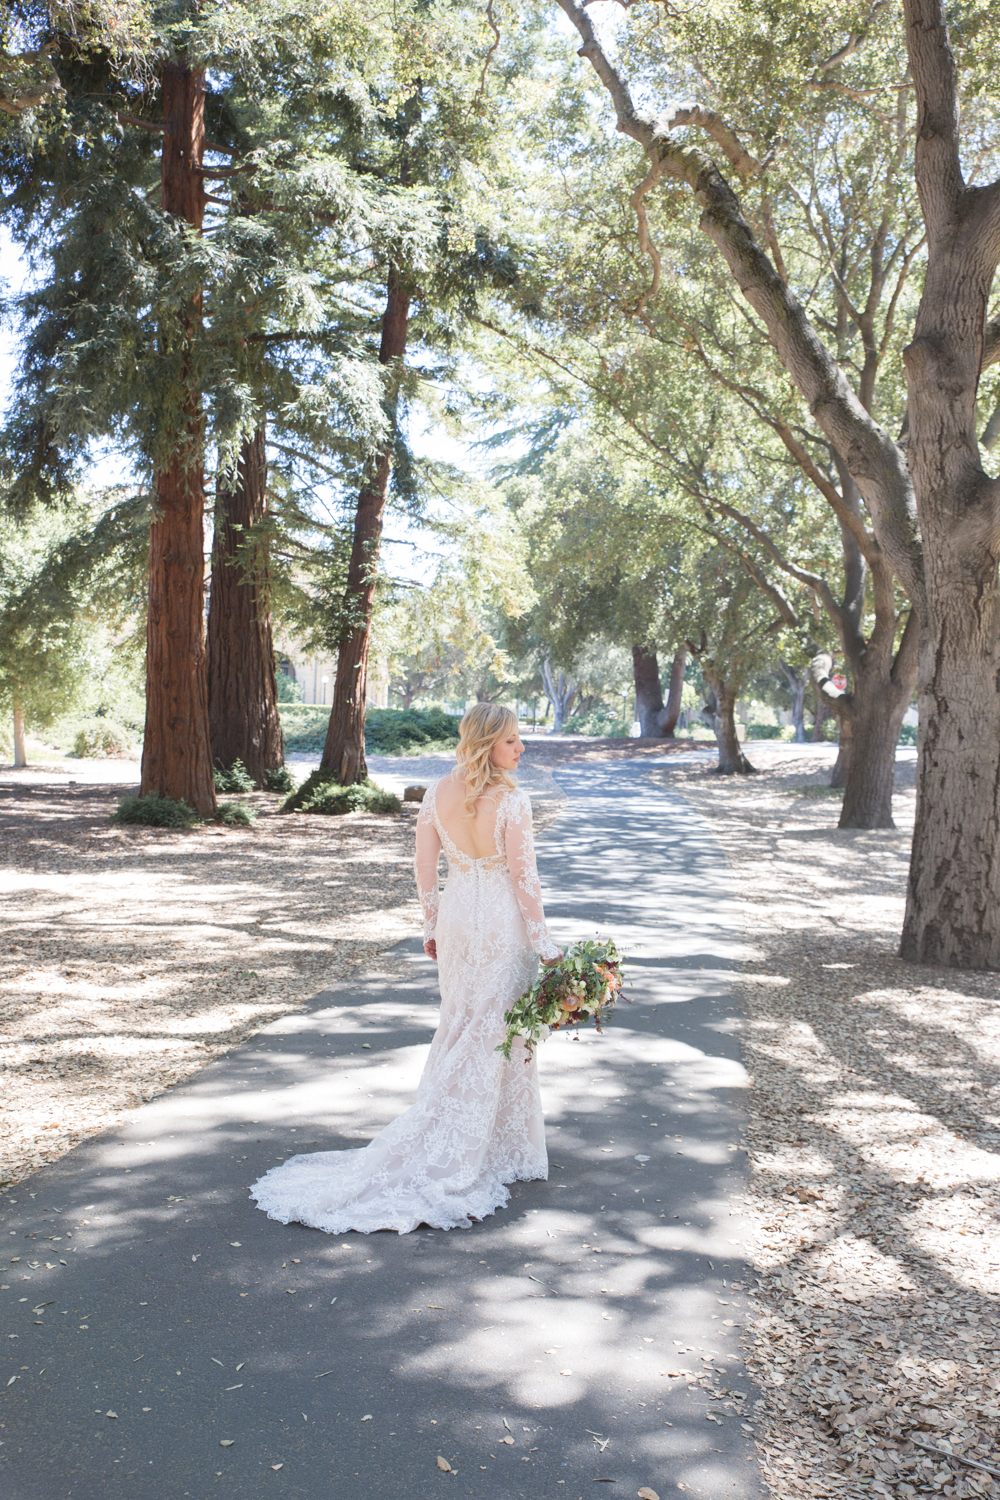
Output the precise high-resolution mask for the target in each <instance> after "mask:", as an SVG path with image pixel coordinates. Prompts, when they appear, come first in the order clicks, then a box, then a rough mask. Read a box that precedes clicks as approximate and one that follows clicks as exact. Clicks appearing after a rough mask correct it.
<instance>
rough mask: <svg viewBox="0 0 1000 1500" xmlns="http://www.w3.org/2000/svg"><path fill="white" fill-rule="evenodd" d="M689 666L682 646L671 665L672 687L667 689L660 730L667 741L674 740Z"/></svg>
mask: <svg viewBox="0 0 1000 1500" xmlns="http://www.w3.org/2000/svg"><path fill="white" fill-rule="evenodd" d="M686 666H687V651H686V649H685V648H684V647H683V646H682V647H681V649H680V650H679V651H678V652H677V653H676V654H675V656H674V659H673V661H672V663H671V665H670V686H669V688H668V689H667V706H666V709H665V710H664V715H663V728H662V729H661V730H660V733H661V734H662V736H663V738H664V739H665V740H672V739H673V737H674V730H675V729H676V728H677V720H678V719H679V718H680V712H681V694H682V693H683V691H684V669H685V668H686Z"/></svg>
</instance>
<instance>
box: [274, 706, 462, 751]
mask: <svg viewBox="0 0 1000 1500" xmlns="http://www.w3.org/2000/svg"><path fill="white" fill-rule="evenodd" d="M279 711H280V713H281V727H282V729H283V730H284V735H285V749H286V751H292V750H294V751H296V752H298V753H300V754H306V755H321V754H322V753H323V745H324V744H325V742H326V730H327V725H328V724H329V722H330V710H329V708H328V707H324V706H323V705H322V704H319V703H282V704H281V705H280V709H279ZM458 722H459V721H458V719H457V718H456V717H455V715H454V714H446V713H445V712H444V710H443V709H440V708H406V709H403V708H370V709H369V710H368V712H367V714H366V715H365V750H366V752H367V753H368V754H369V755H405V754H407V753H410V754H412V753H413V752H414V751H417V752H420V753H423V754H425V755H430V754H433V753H434V752H435V751H438V750H450V749H451V748H452V747H453V746H454V745H457V744H458Z"/></svg>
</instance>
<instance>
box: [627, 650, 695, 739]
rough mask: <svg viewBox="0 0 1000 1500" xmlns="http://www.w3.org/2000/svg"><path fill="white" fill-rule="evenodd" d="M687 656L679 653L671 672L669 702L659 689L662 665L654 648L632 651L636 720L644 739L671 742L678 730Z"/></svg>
mask: <svg viewBox="0 0 1000 1500" xmlns="http://www.w3.org/2000/svg"><path fill="white" fill-rule="evenodd" d="M686 663H687V652H686V651H685V650H683V649H682V650H680V651H678V652H677V654H676V656H675V657H674V659H673V663H672V665H671V668H670V688H669V691H668V695H667V702H666V703H664V701H663V690H662V688H661V686H660V664H659V661H658V660H657V655H656V651H655V649H654V648H651V647H649V646H643V645H635V646H633V647H632V673H633V677H634V680H635V716H636V718H637V719H638V721H639V728H640V731H641V733H642V736H643V738H644V739H670V738H672V736H673V732H674V730H675V729H676V728H677V718H678V715H679V714H680V711H681V689H682V688H683V686H684V667H685V665H686Z"/></svg>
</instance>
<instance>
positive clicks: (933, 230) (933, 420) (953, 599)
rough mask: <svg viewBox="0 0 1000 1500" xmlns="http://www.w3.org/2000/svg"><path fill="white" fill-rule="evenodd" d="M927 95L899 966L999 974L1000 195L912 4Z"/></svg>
mask: <svg viewBox="0 0 1000 1500" xmlns="http://www.w3.org/2000/svg"><path fill="white" fill-rule="evenodd" d="M904 12H905V16H906V26H907V41H908V45H909V49H910V59H911V63H912V67H913V75H914V82H915V85H916V90H917V100H918V118H917V143H916V173H917V187H918V190H919V192H920V199H921V206H922V208H923V213H924V221H925V224H926V226H927V237H928V257H927V273H926V278H925V282H924V291H923V295H922V297H921V300H920V306H919V309H918V312H917V319H916V325H915V328H914V336H913V341H912V343H911V344H910V345H909V347H908V348H907V349H906V350H905V351H904V359H905V363H906V374H907V382H908V396H909V402H908V406H909V414H910V445H909V461H910V469H911V472H912V474H913V481H914V486H915V489H916V492H917V501H918V507H919V513H920V526H921V533H922V536H923V541H924V548H925V552H926V559H927V636H926V641H925V645H924V650H923V652H922V657H923V661H922V671H921V686H920V728H919V731H918V746H919V749H918V789H917V805H918V817H917V823H916V828H915V831H914V838H913V858H912V862H911V866H910V880H909V888H908V899H907V910H906V918H905V922H904V926H903V938H902V944H901V949H900V951H901V953H902V956H903V957H904V958H909V959H915V960H917V961H921V962H925V963H940V964H949V965H954V966H957V967H962V968H993V969H995V968H1000V805H998V788H1000V693H998V691H997V684H998V683H1000V590H998V578H997V562H998V558H1000V486H998V484H997V481H996V480H993V479H991V478H989V477H988V476H987V474H986V473H985V472H984V470H983V467H982V463H981V460H980V452H979V443H978V440H977V434H976V395H977V387H978V382H979V374H980V370H981V367H982V362H983V357H984V341H985V312H986V307H987V305H988V301H989V297H990V292H991V289H992V284H993V280H994V277H995V274H996V268H997V262H998V258H1000V185H998V184H997V183H993V184H992V185H990V186H989V187H982V188H970V187H968V186H967V185H966V183H965V181H964V179H963V177H962V170H961V163H960V153H959V136H958V88H957V76H956V68H955V62H954V58H953V56H952V53H951V48H950V46H949V43H948V33H947V24H946V17H945V13H944V7H943V6H942V5H941V4H938V3H932V0H919V3H917V0H906V4H905V6H904Z"/></svg>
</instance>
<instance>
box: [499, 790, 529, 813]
mask: <svg viewBox="0 0 1000 1500" xmlns="http://www.w3.org/2000/svg"><path fill="white" fill-rule="evenodd" d="M497 810H498V812H499V813H500V815H501V816H502V817H505V818H519V817H520V816H521V814H522V813H524V812H529V813H530V812H531V798H530V797H529V796H528V794H527V792H526V791H525V790H524V788H523V787H520V786H512V787H507V788H506V789H505V790H504V791H502V792H501V793H500V796H499V797H498V799H497Z"/></svg>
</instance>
